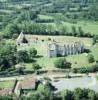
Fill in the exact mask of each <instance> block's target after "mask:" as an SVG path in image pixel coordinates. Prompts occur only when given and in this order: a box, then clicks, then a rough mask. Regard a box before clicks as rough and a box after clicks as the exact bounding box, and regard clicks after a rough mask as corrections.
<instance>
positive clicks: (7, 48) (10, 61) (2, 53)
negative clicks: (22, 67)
mask: <svg viewBox="0 0 98 100" xmlns="http://www.w3.org/2000/svg"><path fill="white" fill-rule="evenodd" d="M16 52H17V49H16V45H15V44H12V43H6V42H5V41H2V42H0V67H2V69H8V68H9V67H12V66H13V65H15V64H16V56H15V53H16Z"/></svg>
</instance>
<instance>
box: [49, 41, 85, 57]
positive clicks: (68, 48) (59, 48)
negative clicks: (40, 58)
mask: <svg viewBox="0 0 98 100" xmlns="http://www.w3.org/2000/svg"><path fill="white" fill-rule="evenodd" d="M83 51H84V46H83V44H82V43H79V42H73V43H65V44H63V45H59V44H57V43H52V44H48V57H57V56H67V55H74V54H79V53H82V52H83Z"/></svg>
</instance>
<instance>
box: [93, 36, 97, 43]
mask: <svg viewBox="0 0 98 100" xmlns="http://www.w3.org/2000/svg"><path fill="white" fill-rule="evenodd" d="M97 40H98V35H94V36H93V44H95V43H96V42H97Z"/></svg>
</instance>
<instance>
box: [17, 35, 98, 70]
mask: <svg viewBox="0 0 98 100" xmlns="http://www.w3.org/2000/svg"><path fill="white" fill-rule="evenodd" d="M31 36H32V37H37V38H38V40H37V42H36V43H32V45H25V46H19V47H18V50H20V49H29V48H36V49H37V51H38V57H36V58H34V59H35V61H36V63H38V64H39V65H40V66H42V67H43V68H48V69H54V68H55V67H54V62H55V61H56V60H57V59H59V58H60V57H56V58H49V57H47V45H48V43H52V42H53V40H55V41H56V42H57V43H61V44H62V43H70V42H75V41H80V42H81V43H83V44H84V46H85V48H88V49H90V51H91V52H90V53H91V54H93V55H94V58H95V59H96V60H98V46H97V45H96V46H93V45H92V42H93V41H92V39H91V38H78V37H71V36H39V35H31ZM49 38H50V39H51V40H48V39H49ZM42 40H44V41H42ZM61 58H63V57H61ZM65 58H66V59H67V61H69V62H71V64H72V67H73V68H74V67H90V66H92V65H93V64H95V63H91V64H90V63H89V62H88V59H87V53H83V54H77V55H69V56H66V57H65ZM26 65H27V69H32V63H29V64H26Z"/></svg>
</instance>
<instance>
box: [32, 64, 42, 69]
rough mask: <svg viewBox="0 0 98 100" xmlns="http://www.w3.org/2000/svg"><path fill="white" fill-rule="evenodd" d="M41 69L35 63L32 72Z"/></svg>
mask: <svg viewBox="0 0 98 100" xmlns="http://www.w3.org/2000/svg"><path fill="white" fill-rule="evenodd" d="M40 68H41V67H40V66H39V64H37V63H33V69H34V71H36V70H38V69H40Z"/></svg>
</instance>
